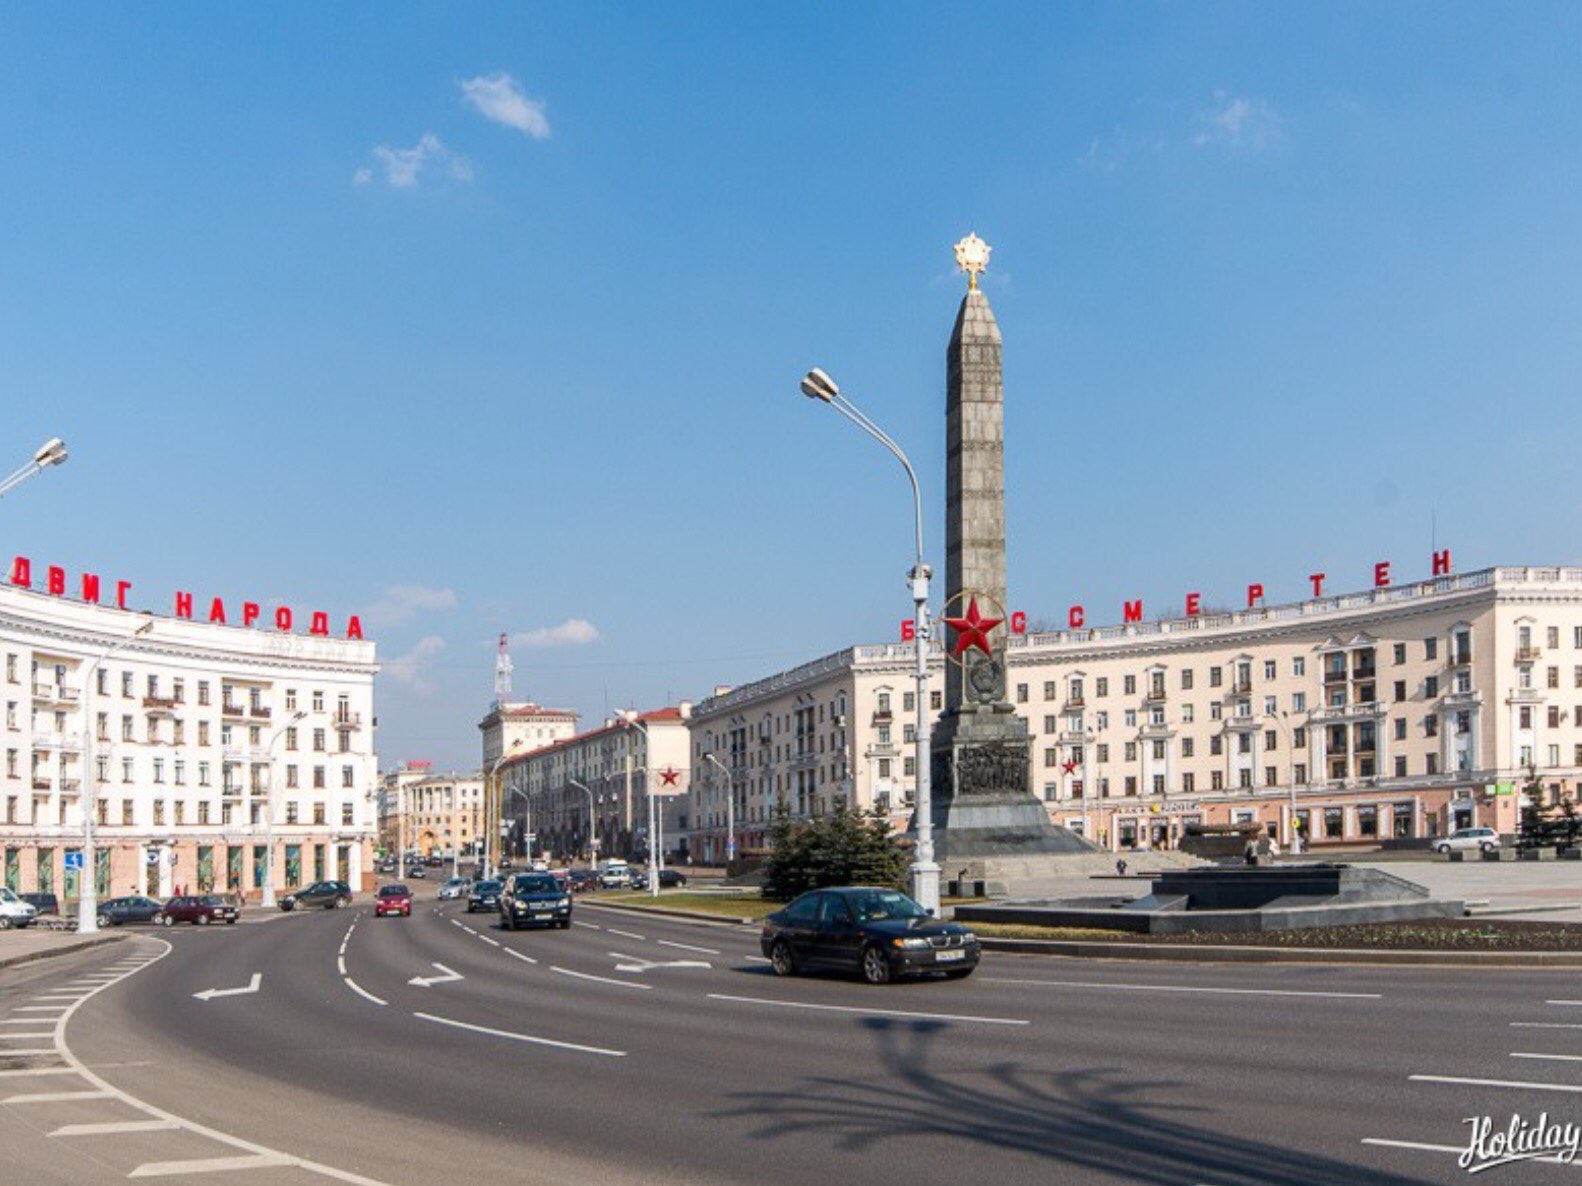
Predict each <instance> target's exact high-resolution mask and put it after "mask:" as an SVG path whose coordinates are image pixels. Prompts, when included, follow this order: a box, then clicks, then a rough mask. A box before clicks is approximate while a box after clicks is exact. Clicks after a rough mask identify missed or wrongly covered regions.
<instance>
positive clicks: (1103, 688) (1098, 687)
mask: <svg viewBox="0 0 1582 1186" xmlns="http://www.w3.org/2000/svg"><path fill="white" fill-rule="evenodd" d="M1093 694H1094V695H1095V696H1108V695H1109V694H1110V677H1109V676H1107V675H1101V676H1099V677H1098V678H1097V679H1096V680H1094V681H1093Z"/></svg>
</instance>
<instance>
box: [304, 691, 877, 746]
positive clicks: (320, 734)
mask: <svg viewBox="0 0 1582 1186" xmlns="http://www.w3.org/2000/svg"><path fill="white" fill-rule="evenodd" d="M885 699H886V700H888V699H889V697H888V696H887V697H885ZM885 740H889V739H888V738H886V739H885ZM313 752H314V753H316V754H322V753H323V752H324V730H323V729H315V730H313Z"/></svg>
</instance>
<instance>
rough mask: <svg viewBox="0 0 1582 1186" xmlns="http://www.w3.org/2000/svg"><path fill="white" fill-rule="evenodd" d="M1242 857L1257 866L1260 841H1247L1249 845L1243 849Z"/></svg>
mask: <svg viewBox="0 0 1582 1186" xmlns="http://www.w3.org/2000/svg"><path fill="white" fill-rule="evenodd" d="M1242 859H1243V860H1245V861H1246V862H1247V863H1248V864H1249V865H1252V866H1254V867H1256V866H1257V864H1258V842H1257V841H1256V840H1249V841H1247V847H1246V848H1244V849H1243V850H1242Z"/></svg>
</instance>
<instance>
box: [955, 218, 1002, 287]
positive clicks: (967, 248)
mask: <svg viewBox="0 0 1582 1186" xmlns="http://www.w3.org/2000/svg"><path fill="white" fill-rule="evenodd" d="M993 250H994V248H992V247H990V246H989V245H988V244H987V243H985V242H984V241H983V240H982V239H980V238H978V233H977V232H976V231H973V232H971V233H970V234H968V236H967V237H966V238H965V239H963V240H962V241H961V242H960V243H957V244H956V247H955V252H956V266H957V267H958V268H960V269H961V270H962V271H963V272H965V273H967V289H968V291H971V290H972V289H974V288H977V287H978V275H979V274H980V273H981V272H983V271H984V269H986V268H987V267H988V266H989V252H991V251H993Z"/></svg>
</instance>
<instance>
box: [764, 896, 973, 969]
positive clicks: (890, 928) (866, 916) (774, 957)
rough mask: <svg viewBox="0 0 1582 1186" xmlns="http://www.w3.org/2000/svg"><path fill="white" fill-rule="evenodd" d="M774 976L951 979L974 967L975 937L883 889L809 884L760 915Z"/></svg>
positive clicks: (905, 898) (765, 946)
mask: <svg viewBox="0 0 1582 1186" xmlns="http://www.w3.org/2000/svg"><path fill="white" fill-rule="evenodd" d="M759 942H760V944H761V946H762V948H763V953H764V955H766V956H768V957H769V962H770V964H771V965H772V966H773V967H774V970H775V974H776V975H778V976H791V975H793V974H795V973H796V972H799V971H801V970H802V969H804V968H807V969H813V968H835V969H840V970H843V971H849V972H858V973H860V974H861V975H862V978H863V979H864V980H866V981H867V982H868V983H869V984H887V983H889V982H890V981H891V980H893V979H895V978H896V977H898V976H914V975H921V974H924V973H930V972H941V973H943V974H944V975H946V976H948V977H950V978H951V979H953V980H959V979H961V978H962V977H964V976H970V975H972V970H973V969H974V968H976V967H977V966H978V957H979V954H980V948H979V945H978V937H977V936H976V935H974V934H973V933H972V932H971V931H970V930H968V929H967V928H966V927H964V926H960V925H958V924H957V923H952V922H940V921H939V920H938V919H935V918H934V917H932V916H931V915H930V914H929V913H928V911H926V910H924V909H923V908H922V907H921V906H919V905H918V904H917V903H916V902H914V901H912V899H911V898H909V897H907V896H906V895H905V894H903V893H899V892H897V891H895V890H889V889H867V888H861V887H851V888H844V887H843V888H840V889H823V890H814V891H813V892H811V893H806V894H803V895H802V896H801V897H800V898H797V899H796V900H795V901H793V902H791V903H790V904H789V905H788V906H786V907H785V908H784V909H783V910H778V911H776V912H775V913H774V914H771V915H769V916H768V917H767V918H765V919H764V929H763V934H762V935H761V936H760V937H759Z"/></svg>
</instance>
